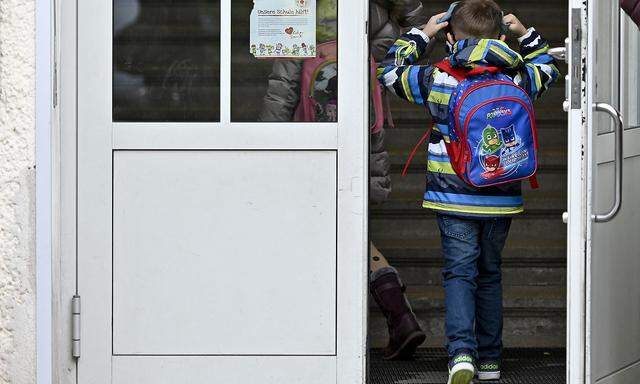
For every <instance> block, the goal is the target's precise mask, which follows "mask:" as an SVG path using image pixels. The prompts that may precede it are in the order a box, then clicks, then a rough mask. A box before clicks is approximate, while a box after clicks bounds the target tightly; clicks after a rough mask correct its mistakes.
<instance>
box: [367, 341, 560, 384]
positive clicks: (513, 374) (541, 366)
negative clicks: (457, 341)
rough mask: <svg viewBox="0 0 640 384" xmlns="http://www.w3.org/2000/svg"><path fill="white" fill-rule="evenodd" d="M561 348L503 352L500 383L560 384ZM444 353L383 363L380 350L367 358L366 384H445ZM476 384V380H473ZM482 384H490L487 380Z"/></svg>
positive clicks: (432, 352)
mask: <svg viewBox="0 0 640 384" xmlns="http://www.w3.org/2000/svg"><path fill="white" fill-rule="evenodd" d="M565 356H566V352H565V350H564V349H506V350H505V351H504V358H503V361H502V380H500V381H499V382H498V381H496V382H493V383H500V384H564V383H565V382H566V363H565ZM447 362H448V359H447V352H446V351H445V350H443V349H420V350H418V352H417V353H416V356H415V358H414V359H413V360H409V361H385V360H382V352H381V351H380V350H372V351H371V353H370V356H369V376H368V380H367V382H368V384H445V383H446V382H447ZM476 382H477V380H476ZM483 383H492V382H490V381H487V382H483Z"/></svg>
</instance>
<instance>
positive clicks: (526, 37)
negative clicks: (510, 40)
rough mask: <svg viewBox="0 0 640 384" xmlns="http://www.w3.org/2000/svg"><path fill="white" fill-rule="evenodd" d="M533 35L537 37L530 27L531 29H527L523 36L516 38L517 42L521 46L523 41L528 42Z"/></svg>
mask: <svg viewBox="0 0 640 384" xmlns="http://www.w3.org/2000/svg"><path fill="white" fill-rule="evenodd" d="M534 34H535V35H537V34H538V32H536V29H535V28H533V27H531V28H529V29H527V33H525V35H524V36H522V37H518V42H519V43H520V44H522V43H523V42H524V41H527V40H529V39H530V38H531V36H532V35H534Z"/></svg>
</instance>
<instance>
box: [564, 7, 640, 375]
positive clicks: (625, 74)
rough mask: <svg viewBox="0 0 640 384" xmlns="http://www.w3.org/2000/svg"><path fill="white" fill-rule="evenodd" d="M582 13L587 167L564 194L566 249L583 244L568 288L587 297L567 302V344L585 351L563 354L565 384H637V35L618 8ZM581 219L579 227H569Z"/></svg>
mask: <svg viewBox="0 0 640 384" xmlns="http://www.w3.org/2000/svg"><path fill="white" fill-rule="evenodd" d="M575 3H576V4H578V2H575ZM587 7H588V9H586V11H587V12H584V11H585V10H582V11H583V12H582V16H583V17H586V19H583V20H584V22H585V23H584V24H583V26H584V27H586V28H584V29H583V31H584V35H583V36H584V41H583V42H584V45H583V46H582V48H583V49H584V51H583V54H584V55H583V57H584V58H585V61H584V67H583V69H584V71H585V76H584V82H583V83H580V82H578V84H581V85H584V92H585V93H584V94H583V95H582V96H583V97H582V98H581V110H580V111H578V112H576V111H577V110H574V109H572V110H571V112H570V113H571V116H573V117H574V120H573V121H572V124H571V125H570V135H571V140H572V143H573V146H572V148H570V151H572V155H571V156H572V157H573V158H576V160H578V159H580V156H582V155H584V157H582V159H583V160H584V162H583V163H582V165H583V166H584V167H583V168H582V172H580V171H577V172H576V170H578V169H579V167H578V166H577V165H576V166H574V167H573V171H574V173H572V174H570V179H571V180H572V181H573V183H574V186H575V187H576V189H575V190H574V192H575V193H574V194H573V195H572V194H571V193H570V196H573V197H572V198H570V206H572V207H574V208H575V209H576V210H578V213H576V212H574V213H573V214H572V213H571V212H570V215H569V216H570V228H571V229H570V232H571V233H572V235H573V236H574V237H573V239H570V244H571V241H573V242H574V244H575V247H574V250H579V247H580V246H579V245H578V243H580V242H582V243H583V244H584V254H583V255H584V256H583V259H582V260H584V273H581V271H580V268H578V267H581V263H582V261H581V260H580V258H581V255H580V254H579V252H576V253H574V254H570V263H571V261H572V260H573V263H574V267H575V268H573V269H571V268H570V271H571V273H572V274H573V275H572V276H571V277H570V278H571V279H572V280H573V281H574V282H575V285H574V287H573V288H578V287H579V286H580V283H581V282H582V280H583V281H584V290H583V291H580V290H579V289H574V291H573V296H571V298H570V300H571V299H572V298H573V299H574V300H575V302H574V303H573V304H572V306H573V307H574V308H578V307H581V306H582V307H583V310H584V312H583V313H584V322H583V323H582V324H581V321H580V319H579V315H580V314H579V313H578V312H577V311H573V313H570V317H571V318H573V320H574V321H573V322H570V323H569V327H570V330H569V332H570V334H572V336H570V340H569V342H570V347H571V346H574V347H576V346H580V344H584V345H583V346H582V348H583V349H582V350H581V351H579V350H578V349H577V348H576V349H574V350H573V351H570V360H569V362H570V366H569V375H570V378H571V381H570V383H572V384H573V383H603V384H623V383H636V382H637V378H638V376H639V375H640V342H639V340H640V279H639V278H638V276H639V275H640V236H638V228H639V227H640V205H638V203H637V202H636V201H635V200H636V198H637V196H639V195H640V182H639V180H640V118H639V111H640V82H639V81H640V66H639V64H638V63H639V61H640V56H639V53H640V38H639V37H640V32H639V31H638V27H637V26H636V25H635V24H633V22H632V21H631V20H630V19H629V18H628V17H627V16H626V15H625V14H624V13H622V12H621V11H620V8H619V6H618V2H613V1H589V2H588V4H587ZM578 9H579V5H578ZM578 67H579V66H578ZM575 68H576V67H575V66H572V71H573V70H575ZM574 85H575V84H574ZM572 95H573V93H572ZM572 107H573V105H572ZM582 117H584V119H585V120H584V124H582V121H580V120H581V118H582ZM582 128H584V129H582ZM580 138H582V139H580ZM580 141H581V143H580V144H581V145H578V143H579V142H580ZM578 161H579V160H578ZM570 171H571V169H570ZM580 180H584V182H583V183H581V182H580ZM580 185H582V187H580ZM580 188H582V193H579V192H580ZM576 196H583V198H582V199H581V198H578V197H576ZM571 200H574V203H573V204H571ZM581 202H583V203H584V204H582V205H581V206H580V204H581ZM580 216H581V217H582V220H575V221H573V222H571V219H575V218H578V217H580ZM581 293H584V295H583V297H582V298H580V294H581ZM576 303H584V305H582V304H576ZM572 326H575V327H574V328H573V329H571V327H572ZM582 327H583V328H582ZM582 332H584V336H581V335H580V333H582ZM581 340H583V341H581ZM581 353H584V359H583V360H582V361H584V366H583V364H582V362H581V360H580V358H579V357H580V356H579V355H580V354H581ZM572 371H573V372H572ZM582 372H584V378H583V377H582Z"/></svg>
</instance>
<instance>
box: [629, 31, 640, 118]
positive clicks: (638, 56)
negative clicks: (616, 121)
mask: <svg viewBox="0 0 640 384" xmlns="http://www.w3.org/2000/svg"><path fill="white" fill-rule="evenodd" d="M630 25H631V30H632V32H631V33H630V35H631V36H630V39H631V49H630V51H629V60H628V61H627V71H629V76H630V77H631V78H630V81H629V83H628V89H629V95H628V97H629V106H630V108H629V112H628V115H629V117H628V120H629V127H631V128H638V127H640V65H638V63H640V30H638V28H636V27H635V24H630Z"/></svg>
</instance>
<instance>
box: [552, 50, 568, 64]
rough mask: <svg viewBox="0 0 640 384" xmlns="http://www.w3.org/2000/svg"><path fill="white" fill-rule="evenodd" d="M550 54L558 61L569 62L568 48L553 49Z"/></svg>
mask: <svg viewBox="0 0 640 384" xmlns="http://www.w3.org/2000/svg"><path fill="white" fill-rule="evenodd" d="M548 53H549V55H551V56H553V58H554V59H556V60H558V61H564V62H566V61H567V48H565V47H558V48H551V49H549V52H548Z"/></svg>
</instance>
